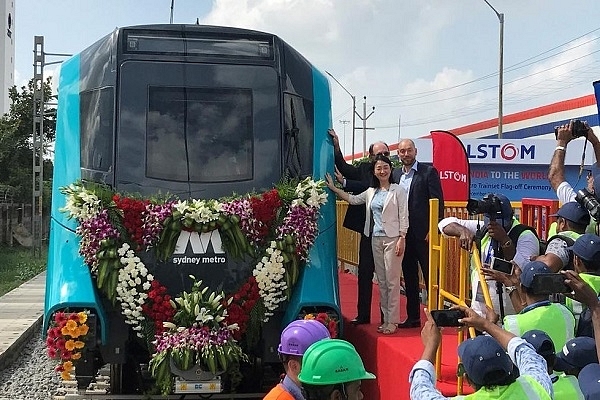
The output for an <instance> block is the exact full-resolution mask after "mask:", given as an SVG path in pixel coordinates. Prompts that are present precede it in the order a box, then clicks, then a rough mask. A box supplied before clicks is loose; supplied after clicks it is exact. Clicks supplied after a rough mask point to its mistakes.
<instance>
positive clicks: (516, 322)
mask: <svg viewBox="0 0 600 400" xmlns="http://www.w3.org/2000/svg"><path fill="white" fill-rule="evenodd" d="M551 272H552V271H550V268H548V266H547V265H546V264H544V263H543V262H541V261H532V262H530V263H528V264H526V265H525V266H524V267H523V271H522V272H521V277H520V282H521V283H520V286H521V287H520V289H519V291H520V294H522V295H523V296H524V300H525V307H520V308H518V307H515V308H516V311H517V312H518V314H515V315H507V316H506V317H505V318H504V329H506V330H507V331H509V332H512V333H514V334H515V335H517V336H522V335H523V334H524V333H525V332H527V331H530V330H532V329H539V330H542V331H544V332H546V333H547V334H548V335H549V336H550V337H551V338H552V342H553V343H554V346H555V351H559V350H560V349H561V348H562V347H563V346H564V344H565V343H566V342H567V340H569V339H572V338H573V337H575V318H574V317H573V314H571V311H569V309H567V308H566V307H565V306H563V305H562V304H559V303H551V302H550V301H549V300H548V294H547V292H546V294H540V293H538V292H537V290H536V287H535V285H534V284H533V283H534V278H533V277H534V276H535V275H536V274H548V273H551ZM513 297H518V294H517V291H511V299H512V298H513Z"/></svg>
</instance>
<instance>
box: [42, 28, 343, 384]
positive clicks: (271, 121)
mask: <svg viewBox="0 0 600 400" xmlns="http://www.w3.org/2000/svg"><path fill="white" fill-rule="evenodd" d="M330 126H331V96H330V87H329V82H328V80H327V78H326V77H325V76H324V75H323V74H322V73H321V72H320V71H319V70H318V69H317V68H316V67H315V66H314V65H312V64H311V63H310V62H309V61H307V60H306V59H305V58H304V57H303V56H302V55H301V54H300V53H299V52H297V51H296V50H294V49H293V48H292V47H291V46H290V45H289V44H287V43H286V42H284V41H283V40H282V39H280V38H279V37H277V36H275V35H273V34H269V33H263V32H258V31H253V30H245V29H237V28H229V27H217V26H201V25H177V24H169V25H143V26H131V27H123V28H117V29H116V30H115V31H113V32H112V33H110V34H108V35H107V36H105V37H103V38H101V39H100V40H98V41H97V42H95V43H94V44H92V45H91V46H89V47H88V48H86V49H85V50H83V51H81V52H80V53H78V54H76V55H74V56H72V57H70V58H69V59H67V60H66V61H64V62H63V63H62V65H61V67H60V76H59V81H58V105H57V124H56V144H55V158H54V181H53V190H52V211H51V222H50V223H51V226H50V242H49V255H48V269H47V281H46V295H45V312H44V332H46V331H47V330H48V329H49V328H50V327H51V326H52V324H53V321H54V318H55V315H56V313H59V312H62V311H66V312H85V313H87V314H88V319H87V325H89V328H90V329H89V332H88V333H87V335H86V337H87V340H86V341H85V348H84V349H85V351H83V352H82V358H81V359H80V360H78V362H76V363H75V364H76V368H75V377H76V378H77V381H78V383H79V385H80V387H82V388H83V387H85V386H86V385H87V384H88V383H89V382H90V380H91V379H92V377H93V376H94V374H96V372H97V370H98V369H99V368H100V367H102V366H105V365H109V366H110V382H111V387H110V390H111V392H112V393H113V394H118V393H142V392H144V391H146V390H148V388H149V387H151V386H152V379H153V378H152V377H151V375H150V374H149V373H148V372H147V370H148V367H147V366H148V362H149V359H150V358H151V356H152V352H153V349H152V348H149V349H148V348H146V347H144V341H143V340H141V339H139V337H138V336H140V335H136V332H134V331H133V330H132V327H133V326H132V324H130V323H129V322H128V321H127V320H126V318H125V317H124V314H123V312H122V309H121V308H120V307H119V306H120V302H122V301H123V298H122V296H121V297H119V296H115V295H114V294H112V293H111V291H113V290H114V289H115V285H118V284H119V283H118V282H119V281H118V279H120V278H118V277H117V278H115V276H118V273H119V264H118V260H119V256H123V254H121V253H119V256H115V254H112V257H113V259H115V260H117V262H116V263H113V264H110V265H111V267H110V268H113V269H114V270H109V271H105V270H103V268H104V267H105V265H104V264H102V263H100V264H96V265H94V261H93V260H96V263H97V260H98V259H100V258H102V256H101V254H100V253H102V254H104V253H106V254H108V253H109V251H108V250H106V251H104V250H101V249H102V246H104V244H106V243H109V242H110V243H112V244H111V246H113V247H111V249H112V250H114V249H117V247H115V246H116V245H117V244H118V245H119V246H122V245H123V243H125V242H128V243H129V244H130V245H131V246H130V248H131V249H132V250H136V256H137V257H139V259H141V260H143V263H144V264H145V266H146V267H147V270H148V274H149V275H150V274H151V275H152V276H153V277H154V279H156V280H159V281H160V282H161V283H162V284H163V285H164V287H165V288H166V290H167V292H168V294H169V296H170V298H171V299H176V298H177V296H180V295H181V293H182V292H185V291H190V290H192V289H191V288H192V281H191V280H190V278H189V277H188V276H189V275H193V276H194V277H195V279H197V280H198V281H200V280H201V281H202V282H203V284H204V285H206V287H207V288H208V289H210V290H212V291H214V292H215V293H218V292H220V291H223V293H225V295H227V294H228V293H233V292H234V291H235V290H237V289H238V288H239V287H240V286H241V285H242V284H243V283H244V282H246V281H247V279H248V278H249V276H251V275H252V268H253V267H254V265H256V262H257V258H256V254H253V255H254V257H251V256H247V257H245V258H244V257H242V258H240V257H233V256H232V255H231V254H229V249H231V247H228V246H226V244H227V243H226V242H227V240H226V239H227V238H226V237H225V236H227V235H224V234H223V230H222V228H223V225H222V224H221V222H223V217H222V216H221V221H219V220H217V221H213V223H212V225H211V224H208V223H206V224H197V225H195V226H192V227H190V226H187V227H186V226H182V225H181V224H179V225H177V227H175V228H173V229H175V230H177V233H178V234H179V237H178V238H176V239H175V241H176V242H177V246H176V247H175V248H173V246H171V249H170V250H168V251H167V252H166V253H165V254H163V255H162V256H160V257H159V256H157V255H156V253H155V252H154V251H153V249H152V248H151V247H150V246H142V245H141V243H142V242H141V241H140V240H138V243H139V244H140V245H138V246H137V247H136V242H135V240H134V239H135V233H132V231H131V229H130V228H132V227H129V228H127V229H128V230H129V231H128V232H123V231H119V230H118V229H116V228H115V229H116V230H113V231H111V232H113V234H112V236H111V235H110V234H109V235H108V236H107V237H108V240H107V241H102V243H104V244H101V245H100V244H99V245H98V246H100V247H94V246H93V245H91V244H90V243H89V242H85V243H82V229H88V231H89V229H91V228H89V226H88V227H87V228H82V225H81V221H78V219H77V218H70V217H72V216H73V215H72V214H71V215H69V213H68V212H65V208H68V207H69V205H68V204H67V202H68V199H69V196H68V194H67V191H65V188H68V187H71V188H74V187H78V188H82V187H88V188H90V187H94V188H100V189H98V190H102V191H103V193H113V197H112V198H110V197H109V198H108V199H104V200H103V201H105V204H109V203H111V202H112V203H111V204H112V205H111V207H112V210H113V211H114V210H115V209H116V208H115V202H118V201H120V200H119V199H121V200H122V199H124V198H131V199H138V200H139V199H145V200H144V201H145V203H143V204H146V205H147V204H150V202H151V200H148V199H152V198H155V197H160V196H163V198H165V199H169V200H168V201H171V202H172V203H169V204H173V207H175V205H176V204H184V203H185V202H186V201H188V200H189V201H190V202H191V199H196V200H206V201H209V200H210V199H227V198H229V199H230V198H233V197H235V196H239V195H247V196H249V195H256V194H257V193H261V192H264V191H266V190H269V189H272V188H273V187H274V186H275V185H276V184H278V182H281V181H282V180H286V181H288V182H297V181H302V180H303V179H305V178H307V177H314V180H315V181H316V180H319V179H321V178H323V177H324V175H325V173H326V172H327V171H332V170H333V164H334V160H333V151H332V147H331V146H332V145H331V140H330V138H329V137H328V135H327V129H328V128H329V127H330ZM73 185H76V186H73ZM324 193H327V192H325V191H324ZM119 196H120V197H119ZM128 196H129V197H128ZM326 196H327V200H328V201H327V202H326V203H325V204H323V205H322V206H321V207H320V209H319V217H318V220H316V221H315V223H316V224H317V226H318V232H317V235H316V237H315V238H314V244H313V245H312V247H311V248H310V251H309V253H308V255H307V257H306V258H305V259H304V260H299V264H300V266H301V268H299V276H297V277H296V278H295V279H294V280H296V283H295V285H293V288H291V287H290V289H288V290H289V296H288V298H287V300H285V301H284V302H283V303H282V304H281V305H280V307H278V308H277V309H276V310H274V312H273V316H272V317H271V318H270V319H269V320H268V321H267V322H264V323H261V325H260V332H259V340H258V341H257V342H256V343H255V344H254V346H253V347H252V348H244V349H243V350H244V351H245V352H246V355H247V358H245V359H244V360H245V361H244V362H243V363H242V364H243V365H241V368H242V375H243V379H242V381H243V382H242V383H241V384H240V385H241V386H238V388H237V392H244V391H246V392H247V393H248V392H253V391H257V390H260V388H259V387H257V385H258V382H260V381H261V379H262V377H263V373H264V370H265V369H266V368H267V366H270V365H276V364H280V363H279V359H278V354H277V344H278V342H279V335H280V332H281V330H282V328H283V327H284V326H285V325H287V324H288V323H289V322H290V321H292V320H294V319H298V318H303V317H304V316H306V315H308V314H312V315H316V314H317V313H325V314H326V315H327V316H328V319H329V320H331V321H339V322H338V324H341V312H340V303H339V292H338V281H337V279H338V277H337V257H336V223H335V219H336V215H335V198H334V196H333V195H332V194H331V193H328V194H326ZM98 198H99V199H100V200H98V201H101V200H102V198H101V196H100V195H99V197H98ZM88 200H89V199H88ZM139 201H141V200H139ZM165 201H167V200H165ZM177 202H179V203H177ZM90 204H91V203H90ZM96 204H97V203H96ZM163 204H166V203H163ZM188 204H191V203H188ZM71 206H72V204H71ZM109 211H110V210H109ZM110 215H112V216H113V217H111V218H123V211H122V210H121V211H120V214H119V213H116V214H110ZM174 215H175V214H173V215H171V217H170V218H171V219H170V220H169V221H164V220H159V222H160V223H162V224H163V225H164V226H166V225H167V224H169V223H173V220H174V219H175V216H174ZM221 215H222V214H221ZM115 216H116V217H115ZM229 217H231V218H233V219H232V221H235V222H237V221H239V219H240V216H232V215H230V216H229ZM106 221H108V222H107V224H109V223H111V222H113V220H112V219H110V218H108V219H106ZM121 222H122V221H121ZM113 228H114V227H113ZM161 228H164V227H161ZM121 229H123V228H122V227H121ZM164 229H166V228H164ZM133 232H135V227H133ZM211 232H213V233H215V234H212V236H211ZM219 232H220V235H218V234H217V233H219ZM292 233H294V232H292ZM138 234H139V232H138ZM295 234H301V232H295ZM207 235H208V236H207ZM291 236H294V235H293V234H292V235H291ZM138 239H140V238H139V237H138ZM171 239H173V238H171ZM86 240H87V239H86ZM161 240H162V239H161ZM241 240H243V239H241ZM287 240H288V241H290V240H291V239H290V238H287ZM296 240H299V239H298V238H296ZM175 241H174V242H175ZM289 243H290V242H288V244H289ZM230 244H231V243H230ZM85 246H87V247H85ZM107 246H108V245H107ZM83 248H85V249H87V250H85V251H84V250H82V249H83ZM90 249H95V250H96V251H95V252H94V251H93V252H92V253H93V254H91V255H90V254H89V251H90ZM107 249H108V248H107ZM86 251H87V252H88V253H87V254H86ZM174 252H176V253H177V254H173V253H174ZM113 253H114V251H113ZM123 253H124V252H123ZM115 257H116V258H115ZM90 260H92V262H90ZM90 264H92V265H90ZM108 276H110V277H108ZM113 279H114V280H113ZM111 280H113V281H111ZM288 283H289V282H288ZM292 283H293V282H292ZM99 286H102V288H103V290H100V289H99ZM288 286H291V285H288ZM119 299H121V300H119ZM253 312H254V311H253ZM141 319H143V317H142V318H141ZM341 329H342V327H341V325H338V330H341ZM225 375H226V373H225ZM218 379H221V377H218ZM223 379H225V378H223ZM246 381H247V382H246ZM244 384H246V386H244ZM219 390H220V391H224V392H226V391H228V390H232V389H231V387H228V386H227V385H225V384H224V385H223V386H222V387H220V389H219Z"/></svg>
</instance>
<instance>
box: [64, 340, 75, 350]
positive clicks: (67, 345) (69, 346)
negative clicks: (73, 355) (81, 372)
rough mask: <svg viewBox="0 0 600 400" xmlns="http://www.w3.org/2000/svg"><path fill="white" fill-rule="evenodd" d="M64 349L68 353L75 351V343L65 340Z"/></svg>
mask: <svg viewBox="0 0 600 400" xmlns="http://www.w3.org/2000/svg"><path fill="white" fill-rule="evenodd" d="M65 349H67V350H69V351H73V350H75V341H74V340H71V339H69V340H67V341H66V342H65Z"/></svg>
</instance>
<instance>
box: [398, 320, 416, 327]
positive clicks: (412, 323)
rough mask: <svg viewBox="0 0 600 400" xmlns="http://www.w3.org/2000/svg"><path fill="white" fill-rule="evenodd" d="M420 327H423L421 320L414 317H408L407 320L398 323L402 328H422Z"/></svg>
mask: <svg viewBox="0 0 600 400" xmlns="http://www.w3.org/2000/svg"><path fill="white" fill-rule="evenodd" d="M420 327H421V321H420V320H418V319H414V320H410V319H407V320H406V321H404V322H400V323H399V324H398V328H400V329H408V328H420Z"/></svg>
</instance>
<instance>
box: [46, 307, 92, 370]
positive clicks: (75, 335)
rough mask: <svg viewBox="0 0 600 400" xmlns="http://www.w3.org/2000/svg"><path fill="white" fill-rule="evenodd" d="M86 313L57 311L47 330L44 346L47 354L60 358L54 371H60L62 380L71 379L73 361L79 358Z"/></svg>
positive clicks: (85, 333) (84, 335)
mask: <svg viewBox="0 0 600 400" xmlns="http://www.w3.org/2000/svg"><path fill="white" fill-rule="evenodd" d="M87 318H88V313H87V312H85V311H82V312H79V313H64V312H57V313H55V314H54V318H53V320H52V322H51V324H50V327H49V328H48V331H47V337H46V346H47V352H48V356H49V357H50V358H52V359H55V360H60V363H59V364H58V365H57V366H56V368H55V371H57V372H60V376H61V378H62V379H63V380H69V379H71V372H72V371H73V368H74V366H73V361H75V360H79V359H80V358H81V352H82V351H83V348H84V346H85V337H86V335H87V334H88V331H89V326H88V325H87Z"/></svg>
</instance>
